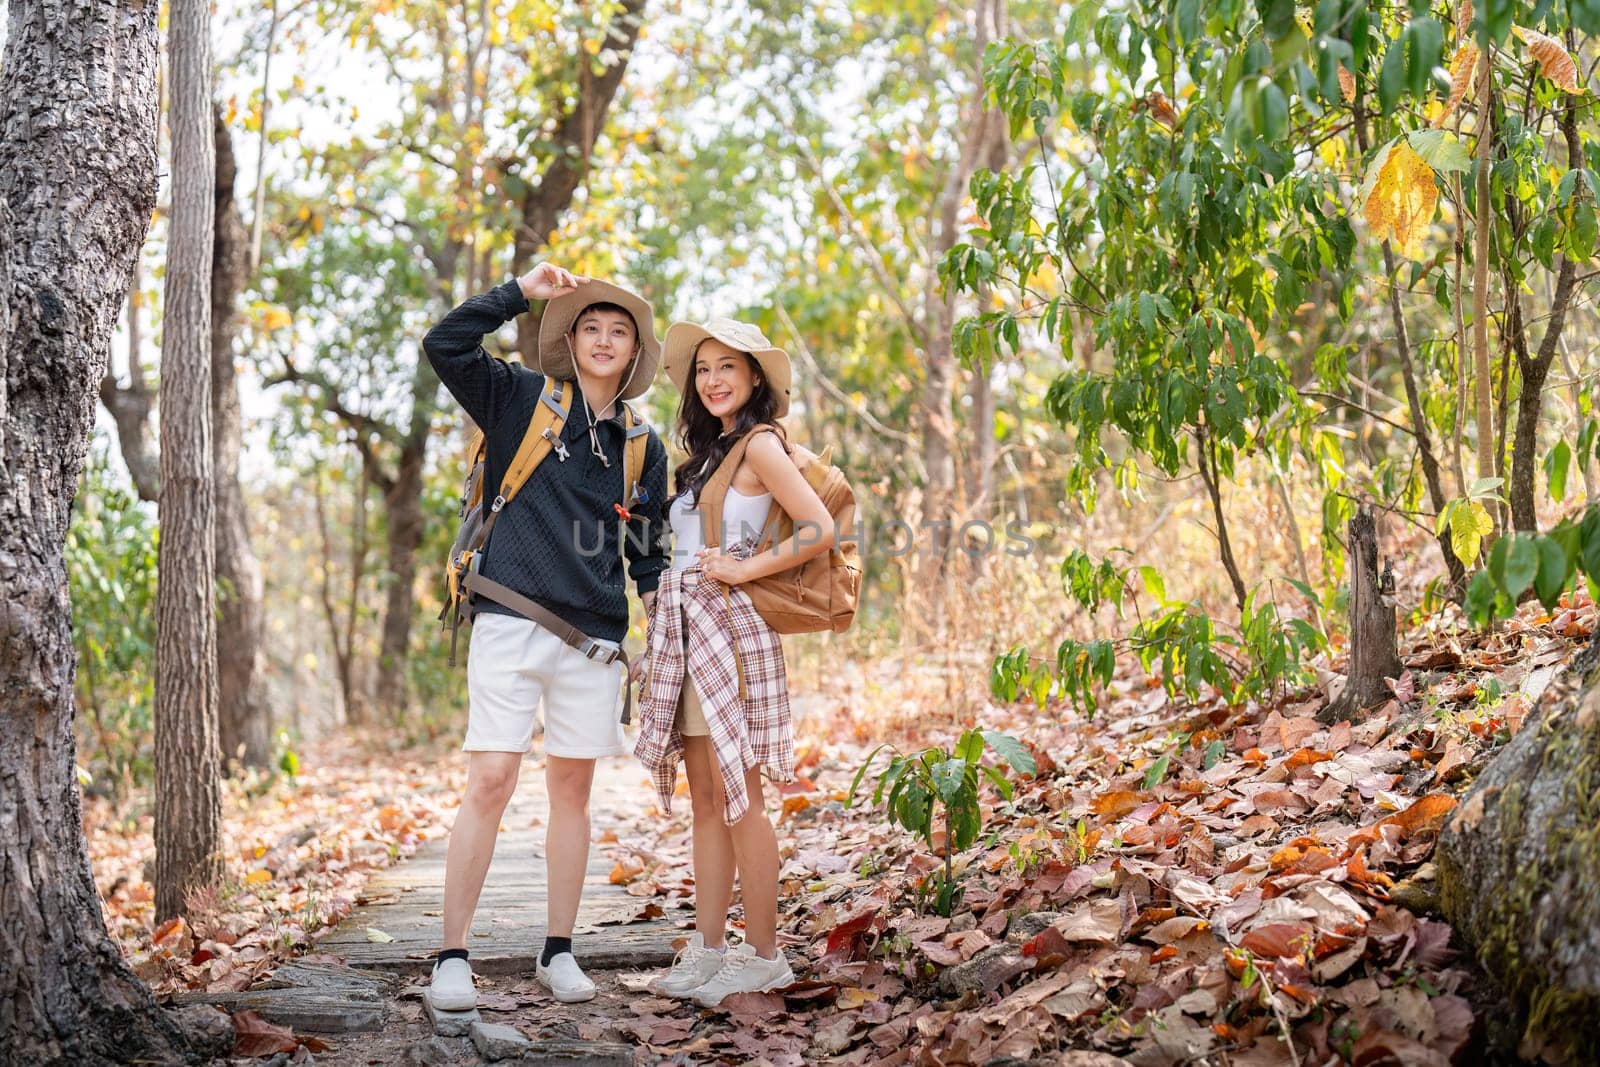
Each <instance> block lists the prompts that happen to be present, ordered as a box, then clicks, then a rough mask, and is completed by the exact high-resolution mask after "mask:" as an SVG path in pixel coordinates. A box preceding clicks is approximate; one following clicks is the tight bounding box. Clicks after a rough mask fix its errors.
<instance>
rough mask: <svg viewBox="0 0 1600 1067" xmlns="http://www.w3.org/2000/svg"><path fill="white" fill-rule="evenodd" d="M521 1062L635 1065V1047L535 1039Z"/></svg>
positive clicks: (566, 1066)
mask: <svg viewBox="0 0 1600 1067" xmlns="http://www.w3.org/2000/svg"><path fill="white" fill-rule="evenodd" d="M518 1062H519V1063H523V1064H530V1063H548V1064H555V1065H558V1067H633V1047H632V1046H631V1045H624V1044H621V1043H619V1042H616V1041H580V1040H577V1039H574V1038H553V1039H551V1040H549V1041H535V1042H533V1047H532V1048H530V1049H529V1050H528V1051H526V1052H524V1053H523V1054H522V1059H521V1060H519V1061H518Z"/></svg>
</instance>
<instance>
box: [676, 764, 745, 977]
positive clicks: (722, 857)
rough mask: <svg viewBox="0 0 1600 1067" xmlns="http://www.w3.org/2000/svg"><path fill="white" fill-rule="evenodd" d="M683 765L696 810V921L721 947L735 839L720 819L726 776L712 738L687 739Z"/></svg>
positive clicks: (705, 935)
mask: <svg viewBox="0 0 1600 1067" xmlns="http://www.w3.org/2000/svg"><path fill="white" fill-rule="evenodd" d="M683 767H684V771H685V773H686V774H687V776H688V778H689V802H690V806H691V809H692V811H693V814H694V823H693V835H694V925H695V929H697V930H699V931H700V935H701V936H702V937H703V938H704V939H705V943H706V947H707V948H716V949H720V948H722V947H723V937H724V935H725V933H726V931H727V928H728V905H729V903H730V902H731V901H732V900H733V870H734V853H733V839H732V837H731V836H730V835H729V833H728V827H727V826H726V825H725V824H724V823H723V821H722V779H721V776H720V775H719V773H718V771H717V761H716V756H715V754H714V753H713V752H712V750H711V738H709V737H705V736H698V737H685V738H684V739H683Z"/></svg>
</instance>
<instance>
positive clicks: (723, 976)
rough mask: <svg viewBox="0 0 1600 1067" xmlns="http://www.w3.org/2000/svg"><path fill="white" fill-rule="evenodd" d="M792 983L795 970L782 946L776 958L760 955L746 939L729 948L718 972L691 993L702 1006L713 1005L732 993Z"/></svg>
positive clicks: (760, 990)
mask: <svg viewBox="0 0 1600 1067" xmlns="http://www.w3.org/2000/svg"><path fill="white" fill-rule="evenodd" d="M793 984H794V972H793V971H791V970H790V969H789V961H788V960H786V959H784V956H783V952H782V950H780V951H779V952H778V958H777V959H775V960H769V959H763V958H762V957H760V956H758V955H756V950H755V948H754V947H753V946H751V945H750V944H748V943H747V944H743V945H740V946H739V947H738V948H731V949H729V950H728V954H727V955H726V956H724V957H723V960H722V966H721V967H720V968H718V969H717V973H716V974H715V975H713V976H712V977H711V979H710V980H709V981H708V982H706V984H705V985H703V986H701V987H700V988H699V989H696V990H695V991H694V993H693V994H692V995H693V997H694V1002H695V1003H696V1004H699V1005H700V1006H701V1007H704V1008H714V1007H716V1006H717V1005H718V1004H720V1003H722V998H723V997H725V996H728V995H729V994H731V993H762V992H765V991H766V990H768V989H782V988H783V987H784V986H789V985H793Z"/></svg>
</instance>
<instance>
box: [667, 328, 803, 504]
mask: <svg viewBox="0 0 1600 1067" xmlns="http://www.w3.org/2000/svg"><path fill="white" fill-rule="evenodd" d="M741 354H742V355H743V356H744V358H745V359H747V360H749V361H750V369H751V370H753V371H755V373H756V377H757V378H758V379H760V384H759V385H757V386H756V388H755V392H753V393H751V394H750V399H749V400H747V401H745V404H744V407H742V408H740V409H739V412H738V414H737V415H735V416H734V423H733V429H732V430H729V431H727V432H726V433H724V432H723V429H722V420H721V419H719V418H717V416H715V415H713V414H711V412H709V411H707V410H706V406H705V403H704V402H703V401H701V399H700V390H699V389H697V388H695V384H694V377H695V375H694V364H695V360H696V359H698V358H699V356H700V346H699V345H696V346H695V350H694V351H693V352H692V353H690V355H689V376H688V378H687V379H686V380H685V382H684V385H683V399H682V400H680V401H679V402H678V447H679V448H681V449H683V451H685V452H687V453H688V454H689V458H688V459H686V460H684V461H683V465H682V466H680V467H679V468H678V477H677V481H676V483H675V486H674V490H673V493H672V500H668V501H667V504H668V506H671V504H672V501H673V500H676V499H677V498H678V497H680V496H682V495H683V494H684V493H689V494H691V496H690V498H689V506H690V507H692V508H697V507H699V506H700V490H702V489H704V488H705V485H706V483H707V482H709V481H710V480H711V476H712V475H713V474H715V473H716V471H717V468H718V467H719V466H721V465H722V461H723V460H724V459H725V458H726V457H727V455H728V450H729V449H731V448H733V446H734V445H736V444H738V442H739V440H740V439H741V438H743V437H744V435H745V434H747V433H749V432H750V431H751V430H752V429H754V428H755V427H757V426H760V425H761V424H763V423H771V424H773V425H776V423H775V422H774V420H773V417H772V413H773V412H774V411H776V410H777V408H778V398H777V396H776V395H775V394H774V393H773V392H772V388H771V387H770V386H769V385H767V375H766V372H765V371H763V370H762V369H761V364H760V363H758V362H757V361H756V358H755V357H754V356H752V355H751V354H750V353H748V352H744V353H741ZM778 431H779V434H780V436H781V435H782V432H783V427H781V426H779V427H778ZM787 445H788V442H787V441H785V447H787Z"/></svg>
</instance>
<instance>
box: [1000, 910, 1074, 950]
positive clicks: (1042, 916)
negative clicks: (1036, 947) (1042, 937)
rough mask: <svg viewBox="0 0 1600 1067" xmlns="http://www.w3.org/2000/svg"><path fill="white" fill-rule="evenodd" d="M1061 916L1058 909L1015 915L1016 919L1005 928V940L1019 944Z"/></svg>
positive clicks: (1034, 935)
mask: <svg viewBox="0 0 1600 1067" xmlns="http://www.w3.org/2000/svg"><path fill="white" fill-rule="evenodd" d="M1059 918H1061V913H1060V912H1059V911H1031V912H1029V913H1028V914H1026V915H1021V916H1018V917H1017V920H1016V921H1015V922H1013V923H1012V924H1011V926H1010V927H1009V928H1007V930H1006V940H1007V941H1010V942H1012V943H1013V944H1018V945H1020V944H1021V943H1022V942H1024V941H1026V940H1028V939H1029V938H1030V937H1037V936H1038V935H1039V934H1042V933H1044V932H1045V930H1047V929H1049V928H1050V927H1051V926H1054V925H1055V922H1056V920H1057V919H1059Z"/></svg>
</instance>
